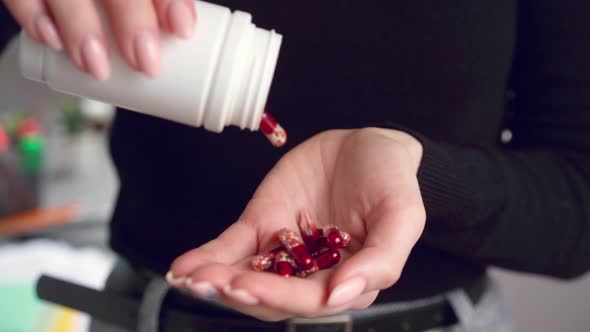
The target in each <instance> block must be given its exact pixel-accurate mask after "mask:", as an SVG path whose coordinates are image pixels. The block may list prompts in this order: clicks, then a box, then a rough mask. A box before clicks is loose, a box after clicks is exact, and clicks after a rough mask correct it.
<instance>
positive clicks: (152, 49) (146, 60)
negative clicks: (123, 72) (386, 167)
mask: <svg viewBox="0 0 590 332" xmlns="http://www.w3.org/2000/svg"><path fill="white" fill-rule="evenodd" d="M134 46H135V47H134V48H135V59H136V60H137V65H138V67H139V69H140V70H141V71H142V72H144V73H145V74H146V75H147V76H149V77H151V78H155V77H157V76H158V75H159V74H160V49H159V47H158V42H157V41H156V37H154V34H153V33H151V32H149V31H144V32H142V33H140V34H138V35H137V36H136V37H135V42H134Z"/></svg>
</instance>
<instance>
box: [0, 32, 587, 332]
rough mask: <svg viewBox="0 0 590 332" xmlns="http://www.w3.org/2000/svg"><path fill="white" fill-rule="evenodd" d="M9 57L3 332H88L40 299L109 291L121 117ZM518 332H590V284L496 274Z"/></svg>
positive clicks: (3, 78) (3, 66) (2, 82)
mask: <svg viewBox="0 0 590 332" xmlns="http://www.w3.org/2000/svg"><path fill="white" fill-rule="evenodd" d="M16 53H17V48H16V45H15V43H13V44H12V45H11V46H10V47H8V49H7V51H6V52H5V53H4V54H3V55H0V332H26V331H27V332H28V331H33V332H45V331H47V332H50V331H51V332H53V331H57V332H69V331H86V330H87V327H88V323H89V317H87V316H86V315H84V314H82V313H79V312H76V311H73V310H69V309H67V308H64V307H60V306H56V305H52V304H49V303H46V302H43V301H41V300H39V299H38V298H37V296H36V295H35V282H36V281H37V279H38V278H39V276H40V275H42V274H47V275H51V276H56V277H59V278H63V279H66V280H69V281H73V282H76V283H79V284H82V285H85V286H89V287H92V288H101V287H102V285H103V283H104V281H105V278H106V276H107V274H108V272H109V270H110V268H111V266H112V264H113V262H114V260H115V256H114V255H113V253H112V252H111V251H110V250H109V249H108V246H107V223H108V221H109V217H110V214H111V211H112V208H113V203H114V200H115V197H116V194H117V187H118V184H117V178H116V174H115V173H114V169H113V166H112V164H111V161H110V159H109V154H108V131H109V127H110V123H111V121H112V117H113V112H114V110H113V108H112V107H111V106H109V105H104V104H101V103H98V102H93V101H90V100H81V99H78V98H74V97H69V96H64V95H59V94H56V93H53V92H50V91H49V90H47V89H45V88H44V87H43V86H41V85H37V84H36V83H33V82H30V81H27V80H24V79H22V78H21V75H20V72H19V69H18V65H17V57H16ZM493 277H494V278H495V279H496V280H498V282H499V283H500V285H501V288H502V290H503V293H504V296H505V297H506V299H507V300H508V302H509V304H510V305H511V306H512V309H513V313H514V318H515V321H516V323H517V331H523V332H533V331H535V332H536V331H562V332H565V331H572V332H574V331H575V332H579V331H587V330H588V328H587V326H590V317H589V316H588V315H587V314H586V312H587V309H586V308H587V307H588V304H589V303H590V276H589V277H585V278H581V279H578V280H575V281H570V282H563V281H554V280H551V279H548V278H540V277H535V276H528V275H523V274H517V273H511V272H507V271H501V270H497V269H494V270H493Z"/></svg>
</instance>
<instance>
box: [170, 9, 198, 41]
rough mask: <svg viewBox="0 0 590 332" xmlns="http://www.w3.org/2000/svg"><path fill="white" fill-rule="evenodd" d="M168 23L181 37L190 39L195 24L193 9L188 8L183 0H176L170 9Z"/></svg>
mask: <svg viewBox="0 0 590 332" xmlns="http://www.w3.org/2000/svg"><path fill="white" fill-rule="evenodd" d="M168 22H170V27H171V28H172V31H174V33H176V34H177V35H178V36H179V37H183V38H189V37H190V36H191V35H192V34H193V30H194V28H195V22H193V15H192V14H191V9H190V8H188V7H187V6H186V4H185V2H184V1H183V0H175V1H174V2H172V3H171V4H170V6H169V7H168Z"/></svg>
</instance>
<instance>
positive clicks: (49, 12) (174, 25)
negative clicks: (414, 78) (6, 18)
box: [3, 0, 197, 81]
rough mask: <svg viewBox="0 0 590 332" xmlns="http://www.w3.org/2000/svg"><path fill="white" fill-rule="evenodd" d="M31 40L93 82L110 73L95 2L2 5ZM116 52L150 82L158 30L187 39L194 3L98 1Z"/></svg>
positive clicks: (32, 0)
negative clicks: (64, 56) (64, 55)
mask: <svg viewBox="0 0 590 332" xmlns="http://www.w3.org/2000/svg"><path fill="white" fill-rule="evenodd" d="M3 2H4V4H5V5H6V7H7V8H8V9H9V10H10V12H11V13H12V15H13V16H14V17H15V19H16V20H17V21H18V22H19V24H20V25H21V26H22V27H23V29H24V30H25V31H26V32H27V33H28V34H29V35H30V36H31V37H32V38H33V39H35V40H37V41H38V42H41V43H43V44H45V45H47V46H48V47H51V48H53V49H55V50H60V51H61V50H64V51H65V52H67V54H68V55H69V57H70V59H71V61H72V63H73V64H74V65H75V66H76V67H77V68H79V69H80V70H81V71H83V72H86V73H88V74H90V75H92V76H93V77H94V78H96V79H97V80H101V81H102V80H106V79H108V78H109V76H110V74H111V63H110V52H112V51H115V50H110V49H109V46H108V43H107V41H106V36H105V26H104V24H103V22H101V20H100V16H99V10H98V9H97V7H96V3H98V2H96V1H95V0H3ZM100 3H102V4H103V6H104V12H105V15H106V17H107V19H106V21H105V23H106V24H108V25H109V28H110V30H111V31H112V33H113V36H114V38H115V39H116V41H117V45H118V48H119V52H120V53H121V55H122V56H123V58H124V59H125V60H126V61H127V63H128V64H129V66H131V67H132V68H134V69H136V70H137V71H139V72H143V73H144V74H145V75H147V76H149V77H152V78H153V77H157V76H158V75H159V72H160V45H159V34H160V33H161V30H164V31H167V32H170V33H173V34H175V35H177V36H178V37H181V38H188V37H190V36H191V35H192V33H193V29H194V27H195V22H196V18H197V13H196V10H195V6H194V1H193V0H125V1H121V0H103V1H101V2H100Z"/></svg>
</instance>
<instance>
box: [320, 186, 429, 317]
mask: <svg viewBox="0 0 590 332" xmlns="http://www.w3.org/2000/svg"><path fill="white" fill-rule="evenodd" d="M418 197H419V196H418ZM405 201H406V202H407V199H405ZM425 219H426V216H425V212H424V207H423V205H422V201H421V199H419V200H418V202H416V203H415V204H411V205H405V204H404V207H403V208H400V205H399V204H398V203H396V202H393V201H387V200H386V201H383V202H382V203H381V204H379V206H378V207H377V208H376V209H374V211H373V212H372V213H371V214H370V216H369V218H368V219H367V220H366V222H367V237H366V239H365V242H364V244H363V247H362V248H361V250H359V251H358V252H357V253H355V254H353V255H352V256H351V257H350V258H348V259H347V260H345V261H343V262H342V263H341V265H340V266H339V267H338V268H337V269H336V271H335V272H334V274H333V275H332V277H331V278H330V281H329V289H330V295H329V297H328V301H327V305H328V306H330V307H335V306H339V305H343V304H345V303H348V302H351V301H353V300H354V299H356V298H357V297H358V296H359V295H361V294H363V293H367V292H371V291H378V290H382V289H386V288H389V287H391V286H393V284H395V283H396V282H397V281H398V279H399V277H400V276H401V272H402V269H403V267H404V265H405V263H406V260H407V258H408V256H409V255H410V252H411V250H412V248H413V246H414V244H415V243H416V242H417V241H418V238H419V237H420V235H421V233H422V230H423V228H424V223H425Z"/></svg>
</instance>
